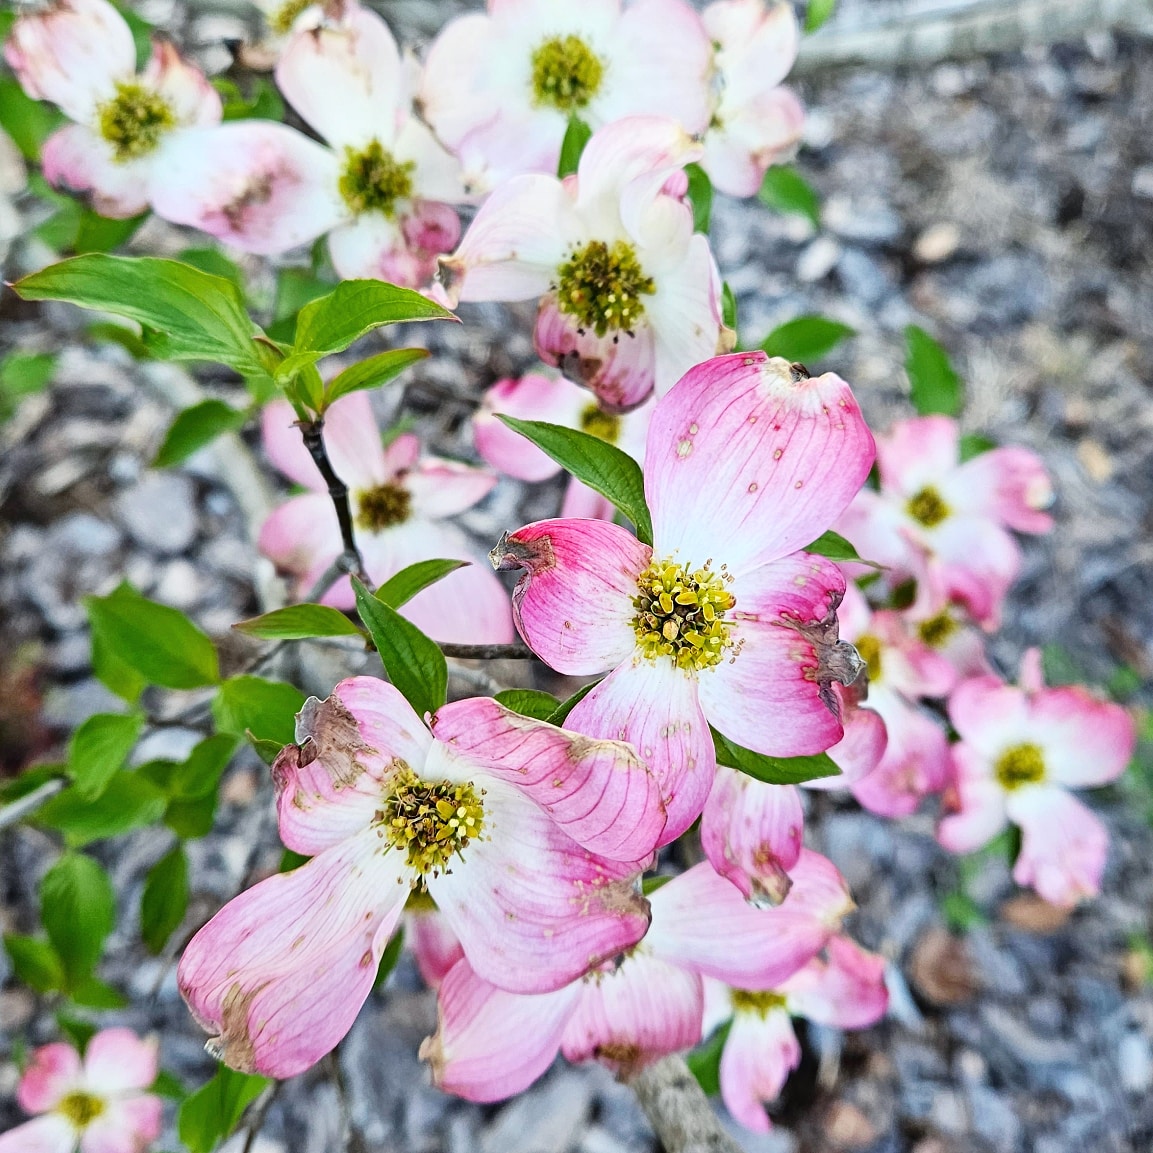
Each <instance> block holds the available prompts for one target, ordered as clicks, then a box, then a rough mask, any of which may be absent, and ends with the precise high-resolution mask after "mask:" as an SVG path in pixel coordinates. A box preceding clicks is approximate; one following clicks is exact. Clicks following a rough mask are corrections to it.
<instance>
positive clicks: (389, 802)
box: [376, 766, 484, 877]
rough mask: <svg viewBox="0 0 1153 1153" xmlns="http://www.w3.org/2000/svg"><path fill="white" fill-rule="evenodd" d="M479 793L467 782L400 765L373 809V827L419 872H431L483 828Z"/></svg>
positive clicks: (440, 869)
mask: <svg viewBox="0 0 1153 1153" xmlns="http://www.w3.org/2000/svg"><path fill="white" fill-rule="evenodd" d="M483 796H484V790H483V789H481V790H480V791H479V793H478V792H477V790H476V788H474V786H473V785H472V784H471V783H469V784H463V785H454V784H453V783H452V782H451V781H422V780H421V779H420V777H418V776H417V775H416V774H415V773H414V772H413V771H412V770H411V769H410V768H408V767H407V766H405V767H404V768H403V769H402V770H401V771H400V773H399V774H398V775H397V777H396V778H395V781H394V784H393V787H392V791H391V792H390V793H389V794H388V796H387V797H386V798H385V801H384V805H383V807H382V808H381V809H380V811H379V812H378V813H377V814H376V820H377V828H378V830H379V832H380V835H381V836H382V837H383V838H384V839H385V840H386V841H387V842H388V843H389V845H390V846H391V847H392V848H394V849H402V850H403V851H404V852H405V853H406V854H407V856H408V863H409V865H410V866H411V867H412V868H413V869H415V870H416V871H417V872H418V873H419V874H420V875H421V876H422V877H424V876H427V875H428V874H429V873H431V874H432V875H433V876H436V875H437V874H438V873H441V872H444V871H446V869H447V866H448V863H449V861H450V860H451V859H452V857H453V856H454V855H459V854H460V853H461V852H463V850H464V849H466V848H468V845H469V843H470V842H471V841H474V840H476V839H477V838H478V837H479V836H480V835H481V833H482V832H483V831H484V802H483V801H482V800H481V797H483Z"/></svg>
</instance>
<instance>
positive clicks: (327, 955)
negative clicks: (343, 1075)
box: [177, 829, 410, 1078]
mask: <svg viewBox="0 0 1153 1153" xmlns="http://www.w3.org/2000/svg"><path fill="white" fill-rule="evenodd" d="M409 872H410V870H409V869H408V867H407V865H406V864H405V861H404V857H403V855H402V854H401V853H399V852H394V851H388V852H381V843H380V838H379V837H378V836H377V833H376V830H375V829H367V830H365V831H364V832H362V833H361V834H360V835H359V836H357V837H355V838H353V839H352V840H349V841H344V842H342V843H341V844H339V845H337V846H335V847H333V848H331V849H329V850H328V851H327V852H324V853H321V854H320V856H318V857H313V859H312V860H311V861H309V862H308V863H307V864H305V865H301V866H300V868H298V869H295V870H293V871H292V872H291V873H278V874H277V875H276V876H273V877H269V878H268V879H267V880H264V881H261V882H260V883H259V884H258V885H255V886H254V887H253V888H251V889H248V890H246V891H245V892H243V893H241V894H240V896H238V897H236V898H234V899H233V900H232V901H230V902H229V903H228V904H227V905H225V906H224V908H223V909H221V910H220V912H219V913H217V914H216V916H215V917H213V918H212V920H211V921H209V922H208V924H207V925H205V926H204V927H203V928H202V929H201V930H200V931H199V932H198V933H197V934H196V936H195V937H193V938H192V940H191V941H190V942H189V944H188V947H187V948H186V949H185V951H184V956H183V957H182V958H181V961H180V966H179V969H178V970H177V977H178V980H179V984H180V991H181V993H182V995H183V996H184V999H185V1000H186V1001H187V1002H188V1006H189V1008H190V1009H191V1010H192V1015H193V1016H194V1017H195V1018H196V1019H197V1021H198V1022H199V1023H200V1024H201V1026H202V1027H203V1028H205V1029H207V1030H209V1031H210V1032H212V1033H213V1038H212V1039H211V1040H210V1041H209V1048H210V1050H211V1051H212V1052H213V1053H214V1055H216V1056H218V1057H219V1058H220V1060H222V1061H223V1062H224V1063H225V1064H227V1065H230V1066H231V1067H232V1068H234V1069H240V1070H242V1071H243V1072H249V1073H252V1072H259V1073H264V1074H267V1075H268V1076H272V1077H281V1078H283V1077H293V1076H295V1075H296V1074H297V1073H302V1072H304V1070H305V1069H307V1068H309V1067H310V1066H311V1065H314V1064H315V1063H316V1062H317V1061H319V1060H320V1058H321V1057H323V1056H324V1055H325V1054H326V1053H328V1052H330V1051H331V1050H332V1049H333V1048H334V1047H335V1046H336V1045H337V1043H338V1042H339V1041H340V1040H341V1039H342V1038H343V1037H344V1035H345V1034H346V1033H347V1032H348V1030H349V1029H350V1028H351V1027H352V1022H353V1021H354V1020H355V1018H356V1015H357V1013H358V1012H359V1011H360V1006H361V1005H362V1004H363V1003H364V1000H365V998H366V997H367V996H368V994H369V991H370V990H371V989H372V983H373V981H375V980H376V971H377V966H378V965H379V962H380V955H381V953H383V952H384V947H385V945H386V944H387V943H388V939H389V937H390V936H392V931H393V929H394V928H395V927H396V922H397V921H398V920H399V918H400V914H401V910H402V909H403V908H404V902H405V899H406V898H407V897H408V884H407V881H408V877H409Z"/></svg>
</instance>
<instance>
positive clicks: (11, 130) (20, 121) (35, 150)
mask: <svg viewBox="0 0 1153 1153" xmlns="http://www.w3.org/2000/svg"><path fill="white" fill-rule="evenodd" d="M63 123H64V114H63V113H62V112H59V111H57V109H55V108H53V107H52V105H51V104H44V103H42V102H41V101H39V100H33V99H32V97H31V96H27V95H25V92H24V89H23V88H21V87H20V82H19V81H18V80H16V79H15V78H14V77H12V76H0V128H3V129H4V131H5V132H6V133H7V134H8V135H9V136H11V137H12V141H13V143H14V144H15V145H16V147H17V148H19V149H20V151H21V152H22V153H23V154H24V157H25V159H27V160H39V159H40V146H41V145H42V144H43V143H44V141H45V140H47V139H48V137H49V136H51V135H52V133H53V132H55V131H56V129H57V128H59V127H60V126H61V125H62V124H63Z"/></svg>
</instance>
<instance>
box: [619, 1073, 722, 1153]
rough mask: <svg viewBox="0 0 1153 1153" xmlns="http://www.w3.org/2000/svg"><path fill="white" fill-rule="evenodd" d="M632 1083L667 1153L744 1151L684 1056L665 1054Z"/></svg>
mask: <svg viewBox="0 0 1153 1153" xmlns="http://www.w3.org/2000/svg"><path fill="white" fill-rule="evenodd" d="M628 1084H629V1087H630V1088H631V1089H632V1091H633V1092H634V1093H635V1094H636V1097H637V1101H638V1102H639V1103H640V1107H641V1108H642V1109H643V1110H644V1111H645V1116H646V1117H647V1118H648V1119H649V1124H650V1125H651V1126H652V1127H653V1130H654V1131H655V1133H656V1135H657V1136H658V1137H659V1138H660V1142H661V1144H662V1145H663V1146H664V1147H665V1151H666V1153H741V1147H740V1146H739V1145H738V1144H737V1143H736V1142H735V1141H734V1140H733V1139H732V1138H731V1137H730V1136H729V1135H728V1134H727V1133H726V1132H725V1131H724V1129H722V1128H721V1124H720V1122H719V1121H718V1120H717V1117H716V1114H715V1113H714V1112H713V1110H712V1106H711V1105H709V1099H708V1098H707V1097H706V1096H705V1093H704V1090H703V1089H702V1088H701V1087H700V1085H699V1084H698V1083H697V1079H696V1078H695V1077H694V1076H693V1075H692V1073H690V1072H689V1067H688V1066H687V1065H686V1064H685V1062H684V1058H682V1057H662V1058H661V1060H659V1061H658V1062H657V1063H656V1064H655V1065H649V1066H648V1067H647V1068H645V1069H642V1070H641V1071H640V1072H639V1073H637V1074H636V1075H635V1076H633V1077H632V1078H630V1079H629V1082H628Z"/></svg>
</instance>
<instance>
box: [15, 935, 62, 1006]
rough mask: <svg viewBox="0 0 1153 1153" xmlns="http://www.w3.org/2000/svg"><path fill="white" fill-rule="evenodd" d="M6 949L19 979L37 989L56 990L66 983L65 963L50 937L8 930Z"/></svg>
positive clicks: (36, 990) (30, 987)
mask: <svg viewBox="0 0 1153 1153" xmlns="http://www.w3.org/2000/svg"><path fill="white" fill-rule="evenodd" d="M4 949H5V951H6V952H7V954H8V958H9V960H11V962H12V971H13V973H14V974H15V976H16V980H18V981H19V982H20V983H21V984H22V985H27V986H28V988H29V989H31V990H32V991H33V992H34V993H54V992H55V991H56V990H57V989H61V988H63V987H64V981H65V977H64V966H63V964H61V962H60V958H59V957H58V956H57V955H56V950H55V949H53V948H52V946H51V944H50V943H49V942H48V941H43V940H41V939H40V938H39V937H25V936H22V935H21V934H19V933H5V934H4Z"/></svg>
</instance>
